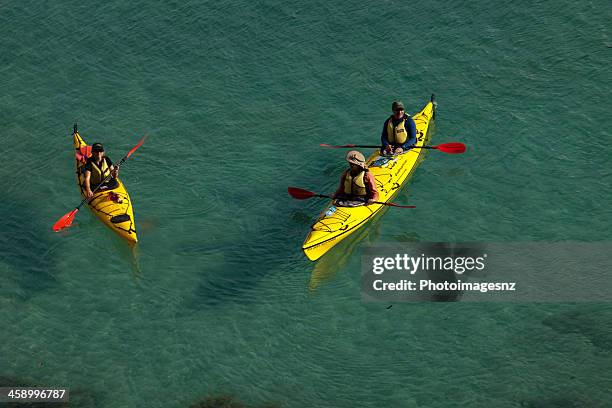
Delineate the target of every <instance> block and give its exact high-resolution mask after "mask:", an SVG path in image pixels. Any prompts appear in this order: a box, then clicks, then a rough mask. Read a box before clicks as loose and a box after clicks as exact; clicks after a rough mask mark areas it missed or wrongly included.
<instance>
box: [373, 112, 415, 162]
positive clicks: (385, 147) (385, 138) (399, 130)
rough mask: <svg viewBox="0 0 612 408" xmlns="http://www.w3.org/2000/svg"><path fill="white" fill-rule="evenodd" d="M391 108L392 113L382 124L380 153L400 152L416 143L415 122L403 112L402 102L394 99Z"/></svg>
mask: <svg viewBox="0 0 612 408" xmlns="http://www.w3.org/2000/svg"><path fill="white" fill-rule="evenodd" d="M391 110H392V111H393V114H392V115H391V116H390V117H389V118H388V119H387V120H386V121H385V124H384V125H383V130H382V135H381V138H380V139H381V142H382V148H381V149H380V154H387V155H390V154H402V153H404V152H406V151H408V150H410V148H411V146H414V144H415V143H416V124H415V123H414V120H413V119H412V118H411V117H410V116H408V115H406V113H405V112H404V104H403V103H402V102H400V101H395V102H393V104H392V105H391Z"/></svg>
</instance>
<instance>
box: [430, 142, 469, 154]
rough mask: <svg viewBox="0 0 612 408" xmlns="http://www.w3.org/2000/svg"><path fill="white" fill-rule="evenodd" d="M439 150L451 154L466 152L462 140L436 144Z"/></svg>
mask: <svg viewBox="0 0 612 408" xmlns="http://www.w3.org/2000/svg"><path fill="white" fill-rule="evenodd" d="M436 148H437V149H438V150H440V151H441V152H444V153H449V154H461V153H464V152H465V145H464V144H463V143H460V142H451V143H443V144H441V145H438V146H436Z"/></svg>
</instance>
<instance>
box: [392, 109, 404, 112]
mask: <svg viewBox="0 0 612 408" xmlns="http://www.w3.org/2000/svg"><path fill="white" fill-rule="evenodd" d="M403 111H404V108H397V109H395V110H394V111H393V112H403Z"/></svg>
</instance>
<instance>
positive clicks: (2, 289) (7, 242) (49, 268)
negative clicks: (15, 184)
mask: <svg viewBox="0 0 612 408" xmlns="http://www.w3.org/2000/svg"><path fill="white" fill-rule="evenodd" d="M30 202H31V200H27V199H24V198H22V197H19V196H16V195H15V194H13V195H12V197H11V200H0V216H1V217H2V218H3V228H2V234H0V268H1V269H2V270H3V272H2V278H1V280H0V282H1V283H0V298H1V299H3V300H6V299H19V300H21V301H27V300H28V299H30V298H31V297H32V296H33V295H34V294H35V293H36V292H39V291H44V290H47V289H49V288H50V287H53V286H55V285H57V283H58V282H57V278H56V277H55V275H56V272H57V271H56V262H55V255H53V253H52V251H51V248H52V247H53V246H54V245H56V243H54V242H53V241H52V240H51V239H49V238H50V234H51V224H52V221H51V220H46V219H45V220H43V219H39V218H38V217H37V209H36V208H33V207H31V206H30V205H29V203H30Z"/></svg>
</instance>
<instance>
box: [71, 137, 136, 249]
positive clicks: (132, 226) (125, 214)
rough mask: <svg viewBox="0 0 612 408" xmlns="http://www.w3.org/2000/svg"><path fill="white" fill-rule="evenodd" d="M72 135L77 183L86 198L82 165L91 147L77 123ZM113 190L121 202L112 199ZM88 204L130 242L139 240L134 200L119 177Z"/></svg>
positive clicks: (95, 194) (102, 219) (97, 215)
mask: <svg viewBox="0 0 612 408" xmlns="http://www.w3.org/2000/svg"><path fill="white" fill-rule="evenodd" d="M72 136H73V143H74V149H75V159H76V160H75V161H76V174H77V185H78V186H79V190H80V191H81V196H82V197H83V198H85V189H84V187H83V182H84V180H85V175H84V174H82V167H83V166H84V165H85V161H86V158H87V157H88V156H89V155H90V154H91V152H90V151H91V149H90V148H89V149H88V146H87V143H85V141H84V140H83V138H82V137H81V135H80V134H79V132H78V130H77V128H76V125H75V128H74V132H73V135H72ZM111 192H113V193H115V195H116V196H118V197H120V198H121V202H120V203H119V202H117V201H118V200H116V199H115V200H113V199H111V197H112V195H111ZM88 205H89V208H90V209H91V211H93V213H94V214H95V215H96V217H98V218H99V219H100V220H101V221H102V222H103V223H104V224H106V225H107V226H108V227H109V228H110V229H112V230H113V231H115V232H116V233H117V234H119V236H121V237H122V238H125V239H126V240H128V241H129V242H130V243H136V242H138V237H137V235H136V223H135V222H134V210H133V208H132V200H131V199H130V195H129V194H128V192H127V190H126V189H125V186H124V185H123V183H122V182H121V180H120V179H119V178H118V177H117V186H116V187H115V188H113V189H112V190H103V191H98V192H96V193H94V196H93V198H92V199H91V200H90V201H89V202H88Z"/></svg>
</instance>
